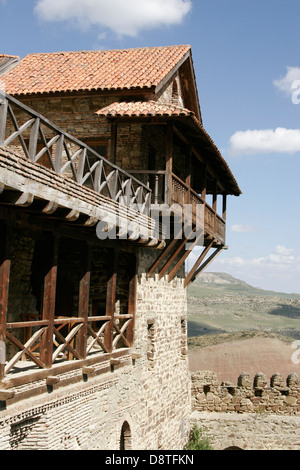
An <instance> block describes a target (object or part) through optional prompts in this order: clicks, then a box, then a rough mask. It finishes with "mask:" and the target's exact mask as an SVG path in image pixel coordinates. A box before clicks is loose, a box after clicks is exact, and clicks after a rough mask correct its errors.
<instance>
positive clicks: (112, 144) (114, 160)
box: [110, 121, 118, 164]
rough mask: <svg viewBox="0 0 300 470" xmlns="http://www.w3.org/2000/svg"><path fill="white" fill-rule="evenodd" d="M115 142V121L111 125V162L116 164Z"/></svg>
mask: <svg viewBox="0 0 300 470" xmlns="http://www.w3.org/2000/svg"><path fill="white" fill-rule="evenodd" d="M117 140H118V124H117V121H113V122H112V123H111V149H110V153H111V161H112V163H114V164H116V161H117Z"/></svg>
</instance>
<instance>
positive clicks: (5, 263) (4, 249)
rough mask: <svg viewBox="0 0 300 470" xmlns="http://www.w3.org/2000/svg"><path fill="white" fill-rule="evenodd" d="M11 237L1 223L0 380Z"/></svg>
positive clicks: (2, 374) (2, 363) (4, 339)
mask: <svg viewBox="0 0 300 470" xmlns="http://www.w3.org/2000/svg"><path fill="white" fill-rule="evenodd" d="M10 239H11V229H10V226H8V225H7V224H6V223H1V225H0V341H1V344H0V348H1V354H0V356H1V363H0V381H1V380H2V379H3V377H4V368H5V342H6V323H7V306H8V291H9V280H10V267H11V257H10V243H9V242H10Z"/></svg>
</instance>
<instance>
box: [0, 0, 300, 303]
mask: <svg viewBox="0 0 300 470" xmlns="http://www.w3.org/2000/svg"><path fill="white" fill-rule="evenodd" d="M0 18H1V29H0V52H1V53H5V54H13V55H18V56H20V57H21V58H22V57H24V56H25V55H26V54H29V53H34V52H55V51H71V50H99V49H127V48H131V47H150V46H170V45H175V44H190V45H191V47H192V55H193V62H194V67H195V73H196V80H197V87H198V94H199V100H200V106H201V111H202V118H203V124H204V127H205V129H206V131H207V132H208V133H209V134H210V136H211V137H212V139H213V140H214V142H215V143H216V145H217V146H218V148H219V149H220V151H221V152H222V154H223V156H224V158H225V159H226V161H227V163H228V164H229V167H230V168H231V170H232V172H233V174H234V176H235V178H236V180H237V181H238V184H239V186H240V188H241V190H242V192H243V194H242V195H241V196H240V197H234V196H232V197H229V200H228V209H227V240H226V244H227V245H228V247H229V249H228V250H226V251H224V252H223V253H222V254H221V255H219V256H218V257H217V258H216V259H215V261H214V262H213V263H212V264H211V265H210V266H209V268H208V270H209V271H218V272H227V273H229V274H231V275H233V276H235V277H237V278H240V279H242V280H244V281H246V282H249V283H250V284H252V285H254V286H256V287H260V288H263V289H269V290H275V291H280V292H288V293H291V292H295V293H299V294H300V217H299V207H298V204H299V202H300V196H299V194H300V55H299V44H300V28H299V18H300V2H299V0H142V1H141V0H126V1H125V0H109V1H107V0H35V1H34V0H23V1H21V0H0ZM198 250H199V251H200V248H199V249H198ZM197 254H198V253H197V250H196V252H194V253H193V254H192V256H191V257H190V259H189V266H192V263H193V261H194V260H195V259H196V256H197Z"/></svg>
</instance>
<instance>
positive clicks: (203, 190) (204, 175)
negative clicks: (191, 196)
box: [201, 165, 207, 203]
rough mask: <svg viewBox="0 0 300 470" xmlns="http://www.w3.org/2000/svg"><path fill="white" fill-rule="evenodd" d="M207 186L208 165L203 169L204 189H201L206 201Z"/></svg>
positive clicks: (202, 196)
mask: <svg viewBox="0 0 300 470" xmlns="http://www.w3.org/2000/svg"><path fill="white" fill-rule="evenodd" d="M206 186H207V166H206V165H205V166H204V171H203V180H202V191H201V198H202V199H203V201H204V203H205V201H206Z"/></svg>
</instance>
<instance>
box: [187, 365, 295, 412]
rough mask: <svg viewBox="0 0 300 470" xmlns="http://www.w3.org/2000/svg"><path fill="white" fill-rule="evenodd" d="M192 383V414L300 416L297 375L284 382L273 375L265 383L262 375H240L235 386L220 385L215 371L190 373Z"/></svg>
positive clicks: (227, 383)
mask: <svg viewBox="0 0 300 470" xmlns="http://www.w3.org/2000/svg"><path fill="white" fill-rule="evenodd" d="M191 382H192V407H193V411H212V412H236V413H270V414H279V415H298V414H299V413H300V379H299V376H298V375H297V374H296V373H292V374H290V375H289V376H288V377H287V378H286V380H285V379H284V378H283V376H282V375H281V374H279V373H275V374H274V375H272V377H271V378H270V380H268V379H267V377H266V375H265V374H263V373H262V372H259V373H257V374H256V375H255V376H254V377H251V376H250V375H249V374H248V373H247V372H242V373H241V374H240V375H239V377H238V379H237V384H236V385H235V384H234V383H232V382H222V383H221V384H220V383H219V381H218V378H217V376H216V374H215V373H214V372H210V371H198V372H194V373H192V375H191Z"/></svg>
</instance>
